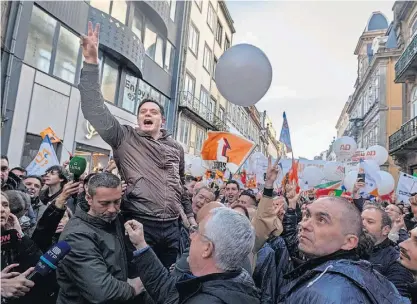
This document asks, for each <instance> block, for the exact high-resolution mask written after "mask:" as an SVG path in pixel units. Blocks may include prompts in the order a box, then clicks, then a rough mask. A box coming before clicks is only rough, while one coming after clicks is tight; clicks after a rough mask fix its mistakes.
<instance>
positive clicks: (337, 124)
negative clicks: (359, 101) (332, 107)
mask: <svg viewBox="0 0 417 304" xmlns="http://www.w3.org/2000/svg"><path fill="white" fill-rule="evenodd" d="M348 106H349V101H347V102H345V105H344V107H343V110H342V113H340V116H339V119H338V120H337V123H336V129H338V128H339V126H340V124H341V123H342V120H343V118H344V116H345V114H346V110H347V108H348Z"/></svg>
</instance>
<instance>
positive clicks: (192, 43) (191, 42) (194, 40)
mask: <svg viewBox="0 0 417 304" xmlns="http://www.w3.org/2000/svg"><path fill="white" fill-rule="evenodd" d="M199 39H200V33H199V32H198V30H197V28H196V27H195V26H194V24H192V23H191V24H190V35H189V36H188V47H189V49H190V50H191V52H193V54H194V55H195V56H196V57H197V55H198V42H199Z"/></svg>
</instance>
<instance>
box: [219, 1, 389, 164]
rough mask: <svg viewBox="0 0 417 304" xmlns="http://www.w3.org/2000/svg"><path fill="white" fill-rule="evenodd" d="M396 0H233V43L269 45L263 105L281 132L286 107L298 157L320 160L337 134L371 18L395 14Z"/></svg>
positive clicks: (260, 46) (266, 51) (266, 49)
mask: <svg viewBox="0 0 417 304" xmlns="http://www.w3.org/2000/svg"><path fill="white" fill-rule="evenodd" d="M393 4H394V1H306V2H298V1H288V2H286V1H230V0H229V1H227V5H228V7H229V10H230V13H231V16H232V18H233V20H234V25H235V28H236V34H235V36H234V38H233V44H238V43H242V42H246V43H251V44H254V45H256V46H258V47H259V48H261V49H262V50H263V51H264V52H265V53H266V55H267V56H268V58H269V60H270V61H271V64H272V67H273V80H272V85H271V88H270V89H269V91H268V93H267V95H266V96H265V97H264V98H263V99H262V100H261V101H260V102H259V103H258V104H257V107H258V109H259V110H262V111H263V110H266V111H267V112H268V115H269V116H270V117H271V119H272V121H273V122H274V127H275V129H276V130H277V134H278V137H279V133H280V131H281V125H282V112H283V111H286V113H287V118H288V123H289V126H290V132H291V140H292V146H293V150H294V155H295V156H296V157H298V156H301V157H306V158H309V159H313V157H314V156H316V155H319V154H320V152H321V151H324V150H327V149H328V147H329V144H330V142H331V140H332V138H333V136H336V129H335V126H336V122H337V119H338V117H339V115H340V112H341V110H342V109H343V106H344V104H345V102H346V101H347V99H348V97H349V95H350V94H352V93H353V90H354V88H353V85H354V82H355V80H356V76H357V74H356V72H357V61H356V56H355V55H353V52H354V50H355V47H356V44H357V42H358V39H359V37H360V35H361V34H362V32H363V30H364V28H365V26H366V24H367V22H368V19H369V17H370V16H371V14H372V12H374V11H381V12H382V13H383V14H385V16H386V17H387V18H388V22H391V21H392V19H393V15H392V6H393Z"/></svg>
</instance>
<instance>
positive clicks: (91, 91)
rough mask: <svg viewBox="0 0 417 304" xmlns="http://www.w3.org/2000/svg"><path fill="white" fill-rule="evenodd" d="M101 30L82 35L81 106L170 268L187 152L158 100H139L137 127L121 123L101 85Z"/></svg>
mask: <svg viewBox="0 0 417 304" xmlns="http://www.w3.org/2000/svg"><path fill="white" fill-rule="evenodd" d="M99 32H100V25H99V24H97V25H96V27H95V29H94V30H93V25H92V23H91V22H89V23H88V35H87V36H83V37H82V38H81V45H82V48H83V55H84V59H85V61H84V66H83V69H82V71H81V77H80V84H79V86H78V87H79V90H80V94H81V110H82V112H83V114H84V117H85V118H86V119H87V120H88V121H89V122H90V123H91V125H92V126H93V127H94V128H95V129H96V131H97V132H98V134H99V135H100V136H101V137H102V138H103V140H104V141H105V142H107V143H108V144H109V145H110V146H111V147H112V149H113V155H114V160H115V161H116V164H117V167H118V169H119V173H120V175H121V177H122V179H123V180H125V181H126V183H127V189H126V193H125V198H124V202H123V204H122V211H123V213H124V215H125V218H126V219H135V220H137V221H140V223H142V224H143V226H144V227H145V231H146V235H145V238H146V242H147V243H148V244H149V245H150V246H151V247H152V248H153V249H154V251H155V252H156V254H157V256H158V257H159V259H160V260H161V262H162V263H163V264H164V266H166V267H169V266H170V265H172V264H173V263H174V262H175V260H176V257H177V253H178V250H179V241H178V240H179V238H180V230H179V225H178V218H179V212H180V208H181V200H182V196H183V192H184V190H183V185H184V150H183V149H182V147H181V145H180V144H179V143H177V142H176V141H175V140H174V139H172V138H171V137H170V134H168V133H167V131H166V130H164V129H162V124H163V123H164V122H165V118H164V109H163V107H162V106H161V105H160V104H159V103H158V102H156V101H154V100H152V99H145V100H143V101H142V102H141V103H140V104H139V107H138V113H137V122H138V127H137V128H133V127H131V126H126V125H121V124H120V123H119V121H118V120H117V119H116V118H115V117H114V116H113V115H112V113H111V112H110V111H109V109H108V108H107V106H106V105H105V104H104V98H103V95H102V93H101V88H100V72H99V59H98V45H99ZM190 209H191V208H190ZM187 216H188V215H187ZM191 216H192V214H191Z"/></svg>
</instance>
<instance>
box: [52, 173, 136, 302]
mask: <svg viewBox="0 0 417 304" xmlns="http://www.w3.org/2000/svg"><path fill="white" fill-rule="evenodd" d="M121 197H122V185H121V181H120V179H119V178H118V177H117V176H116V175H113V174H110V173H99V174H96V175H94V176H93V177H92V178H91V179H90V181H89V183H88V193H87V202H88V205H89V210H82V209H81V206H78V207H77V209H76V212H75V216H74V217H73V218H71V220H70V221H69V222H68V224H67V225H66V226H65V228H64V231H63V232H62V234H61V237H60V240H64V241H66V242H67V243H68V244H69V245H70V246H71V251H70V253H69V254H68V255H67V256H66V258H65V259H64V260H63V261H62V262H61V263H60V264H59V266H58V269H57V280H58V283H59V285H60V287H61V289H60V291H59V295H58V300H57V303H68V304H69V303H77V304H80V303H107V302H110V303H122V302H126V301H128V300H131V299H133V298H134V297H135V295H136V294H138V293H139V287H138V286H139V285H138V282H139V280H135V279H133V280H129V279H128V260H127V256H126V248H125V245H124V241H123V239H124V231H123V225H122V223H121V218H120V215H119V213H120V202H121Z"/></svg>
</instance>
